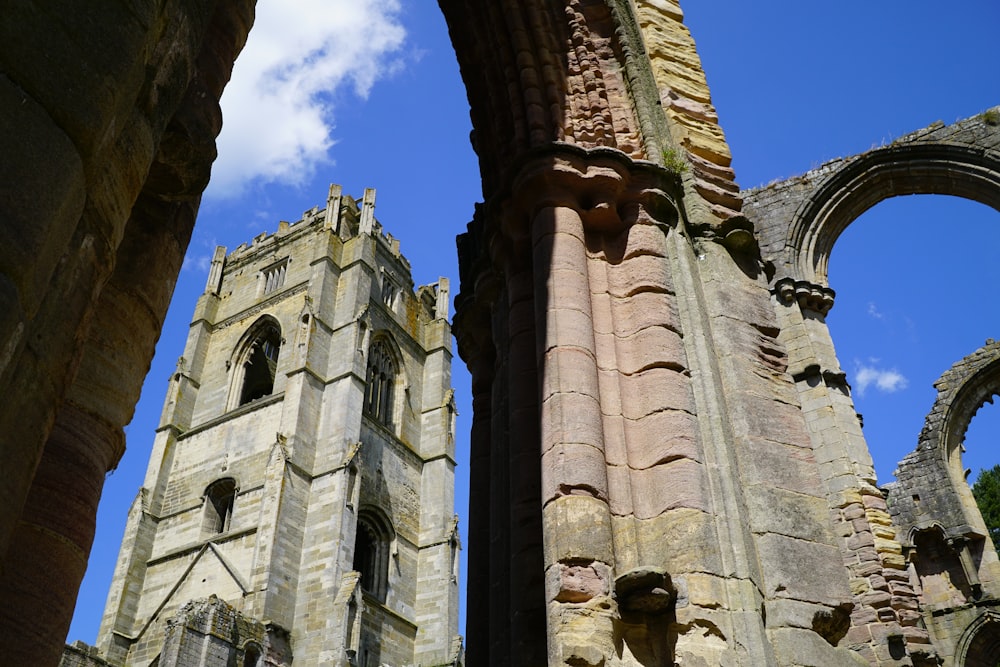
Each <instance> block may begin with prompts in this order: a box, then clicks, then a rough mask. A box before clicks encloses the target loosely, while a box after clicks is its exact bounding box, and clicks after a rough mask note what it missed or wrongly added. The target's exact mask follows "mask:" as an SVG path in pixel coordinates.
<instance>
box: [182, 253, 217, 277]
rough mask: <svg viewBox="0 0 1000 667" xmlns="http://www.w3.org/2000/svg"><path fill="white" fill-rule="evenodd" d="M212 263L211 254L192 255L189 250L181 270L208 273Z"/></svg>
mask: <svg viewBox="0 0 1000 667" xmlns="http://www.w3.org/2000/svg"><path fill="white" fill-rule="evenodd" d="M211 265H212V256H211V255H192V254H191V253H190V252H189V253H188V254H187V255H184V264H182V265H181V271H195V272H197V273H208V267H209V266H211Z"/></svg>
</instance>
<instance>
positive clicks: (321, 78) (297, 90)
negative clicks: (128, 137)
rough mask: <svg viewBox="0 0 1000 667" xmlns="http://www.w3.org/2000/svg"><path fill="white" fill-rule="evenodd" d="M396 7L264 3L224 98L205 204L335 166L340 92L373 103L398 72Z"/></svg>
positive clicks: (393, 0) (357, 0) (337, 1)
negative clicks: (381, 84) (375, 90)
mask: <svg viewBox="0 0 1000 667" xmlns="http://www.w3.org/2000/svg"><path fill="white" fill-rule="evenodd" d="M399 13H400V4H399V0H365V1H361V0H261V1H260V2H258V4H257V17H256V20H255V21H254V27H253V30H251V32H250V38H249V39H248V41H247V45H246V47H245V48H244V49H243V52H242V53H241V54H240V56H239V58H238V59H237V61H236V66H235V68H234V70H233V78H232V80H231V81H230V83H229V85H228V86H227V87H226V90H225V93H224V94H223V96H222V110H223V119H224V120H223V128H222V134H221V135H220V136H219V158H218V160H216V162H215V165H214V166H213V168H212V183H211V185H210V187H209V189H208V192H207V193H206V194H207V196H209V197H216V198H224V197H234V196H238V195H239V194H241V192H242V191H243V189H244V188H245V187H246V186H247V185H248V184H249V183H250V182H252V181H259V182H265V183H266V182H280V183H286V184H290V185H294V184H297V183H300V182H302V181H303V180H305V179H306V178H308V177H309V176H310V175H311V174H312V172H313V170H314V169H315V168H316V166H317V165H318V164H319V163H322V162H324V161H328V160H329V150H330V147H331V146H333V144H334V140H333V137H332V136H331V132H332V129H333V125H334V114H333V112H334V100H335V93H342V92H344V90H345V89H350V90H353V92H354V93H355V94H356V95H357V96H358V97H360V98H362V99H364V98H365V97H367V95H368V92H369V91H370V90H371V87H372V86H373V85H374V84H375V82H376V81H378V80H379V79H380V78H383V77H386V76H389V75H391V74H392V73H393V72H395V71H397V70H398V69H400V68H401V67H402V62H403V61H402V58H401V52H400V49H401V47H402V45H403V42H404V40H405V38H406V31H405V30H404V28H403V26H402V25H401V23H400V22H399Z"/></svg>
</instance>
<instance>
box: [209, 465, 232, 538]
mask: <svg viewBox="0 0 1000 667" xmlns="http://www.w3.org/2000/svg"><path fill="white" fill-rule="evenodd" d="M235 503H236V480H234V479H233V478H232V477H224V478H223V479H219V480H216V481H214V482H212V483H211V484H209V485H208V488H207V489H205V519H204V523H203V524H202V525H203V526H204V528H205V531H204V532H206V533H209V534H212V535H215V534H218V533H224V532H226V531H227V530H229V522H230V519H232V516H233V505H234V504H235Z"/></svg>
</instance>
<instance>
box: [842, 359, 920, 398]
mask: <svg viewBox="0 0 1000 667" xmlns="http://www.w3.org/2000/svg"><path fill="white" fill-rule="evenodd" d="M871 361H872V364H871V365H867V364H858V366H857V368H856V369H855V371H854V384H855V386H857V388H858V395H859V396H864V395H865V390H866V389H868V387H871V386H874V387H875V388H876V389H878V390H879V391H883V392H885V393H887V394H891V393H893V392H897V391H900V390H903V389H906V387H907V385H908V384H909V381H908V380H907V379H906V377H905V376H904V375H903V374H902V373H900V372H899V371H897V370H896V369H895V368H891V369H882V368H878V367H877V366H875V363H876V362H877V361H878V360H877V359H872V360H871Z"/></svg>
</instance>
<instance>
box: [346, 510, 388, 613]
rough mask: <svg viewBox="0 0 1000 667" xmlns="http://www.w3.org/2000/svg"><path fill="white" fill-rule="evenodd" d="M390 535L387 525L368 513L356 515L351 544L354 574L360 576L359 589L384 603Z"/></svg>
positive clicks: (372, 513) (373, 514)
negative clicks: (352, 542) (355, 528)
mask: <svg viewBox="0 0 1000 667" xmlns="http://www.w3.org/2000/svg"><path fill="white" fill-rule="evenodd" d="M391 541H392V533H391V531H390V529H389V527H388V525H387V523H386V522H385V521H384V520H383V519H382V518H381V517H379V516H378V515H377V514H375V513H374V512H371V511H364V510H363V511H362V512H361V513H360V514H359V515H358V529H357V535H356V537H355V540H354V570H355V571H356V572H358V573H360V574H361V588H362V589H363V590H364V591H365V592H366V593H368V594H369V595H371V596H372V597H374V598H376V599H377V600H379V601H380V602H385V595H386V592H387V589H388V578H389V545H390V543H391Z"/></svg>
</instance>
